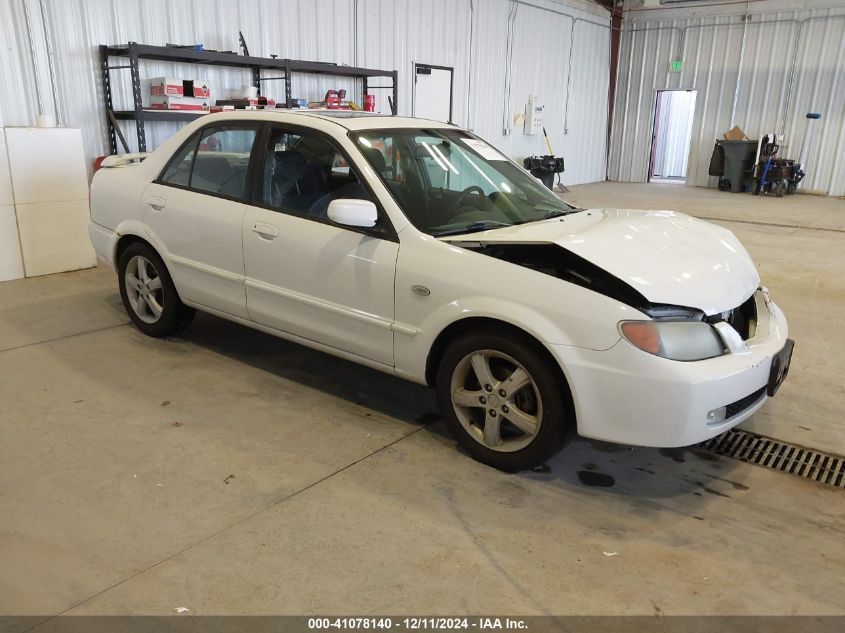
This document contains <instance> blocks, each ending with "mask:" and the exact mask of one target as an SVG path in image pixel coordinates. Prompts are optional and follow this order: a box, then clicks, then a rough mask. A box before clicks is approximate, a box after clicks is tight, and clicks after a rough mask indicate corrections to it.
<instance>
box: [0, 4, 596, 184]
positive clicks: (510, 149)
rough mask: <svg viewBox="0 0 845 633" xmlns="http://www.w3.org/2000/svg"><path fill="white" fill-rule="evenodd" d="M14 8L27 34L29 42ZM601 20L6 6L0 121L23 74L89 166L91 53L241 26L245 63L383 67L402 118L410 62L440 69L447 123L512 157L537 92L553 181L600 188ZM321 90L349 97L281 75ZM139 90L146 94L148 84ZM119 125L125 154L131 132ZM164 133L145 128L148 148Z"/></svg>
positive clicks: (30, 115)
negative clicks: (286, 60)
mask: <svg viewBox="0 0 845 633" xmlns="http://www.w3.org/2000/svg"><path fill="white" fill-rule="evenodd" d="M42 7H43V8H44V12H43V20H42V13H41V8H42ZM27 13H29V15H30V22H31V23H32V24H34V26H35V27H37V28H34V29H30V30H31V31H32V33H31V34H30V33H29V32H28V31H27V29H26V23H25V22H26V21H25V15H26V14H27ZM608 15H609V14H608V12H607V11H606V10H604V9H602V8H600V7H598V6H597V5H595V4H594V3H592V2H589V1H588V0H565V1H560V0H426V1H425V2H420V1H418V0H284V1H283V0H6V1H5V2H3V3H0V35H2V37H3V41H4V42H8V43H9V45H8V46H3V47H0V79H2V81H3V82H4V85H15V86H20V89H19V90H16V91H3V92H2V93H0V112H2V117H3V121H4V123H5V124H6V125H31V124H33V123H34V121H35V115H36V114H37V113H38V111H39V107H38V99H37V95H36V90H35V86H36V83H35V82H36V79H37V80H38V84H37V85H38V86H39V88H40V90H39V92H40V93H41V99H40V100H41V108H40V109H41V111H44V112H47V113H48V114H53V112H54V111H55V112H56V114H57V115H58V120H59V123H60V124H62V125H66V126H74V127H80V128H82V130H83V136H84V141H85V154H86V158H87V159H89V160H91V159H93V158H94V157H95V156H97V155H99V154H102V153H104V151H105V148H106V146H107V143H106V140H107V139H106V134H105V114H104V112H103V107H102V89H101V86H100V74H99V60H98V54H97V46H98V45H99V44H103V43H108V44H119V43H125V42H128V41H130V40H132V41H137V42H141V43H149V44H157V45H163V44H166V43H178V44H190V43H195V42H201V43H203V45H204V46H205V47H206V48H209V49H217V50H233V51H237V50H239V49H238V30H241V31H243V33H244V35H245V37H246V40H247V44H248V46H249V49H250V53H251V54H253V55H259V56H269V55H271V54H275V55H278V56H279V57H291V58H298V59H308V60H316V61H325V62H333V63H338V64H347V65H358V66H366V67H372V68H385V69H394V68H395V69H397V70H398V71H399V113H400V114H403V115H410V114H411V106H412V95H413V86H414V84H413V73H412V64H413V63H414V62H417V63H428V64H437V65H443V66H451V67H453V68H454V93H453V100H454V101H453V120H454V122H455V123H457V124H458V125H462V126H467V127H470V128H472V129H473V130H475V131H476V132H477V133H478V134H479V135H480V136H482V137H484V138H487V139H488V140H490V141H491V142H492V143H493V144H494V145H496V146H497V147H499V148H500V149H501V150H502V151H504V152H506V153H507V154H509V155H511V156H513V157H514V158H517V159H521V158H523V157H524V156H526V155H529V154H544V153H546V149H545V143H544V142H543V139H542V136H526V135H524V134H522V131H521V129H518V128H517V127H515V126H514V124H513V116H514V114H517V113H521V112H523V110H524V107H525V103H526V101H527V99H528V95H529V94H539V95H541V96H542V97H543V100H544V101H545V103H546V106H547V116H546V127H547V129H548V131H549V135H550V137H551V140H552V144H553V147H554V150H555V152H556V153H557V154H560V155H563V156H564V157H565V158H566V159H567V172H566V174H564V178H563V181H564V182H565V183H567V184H575V183H578V182H588V181H594V180H602V179H604V174H605V161H606V151H605V139H606V111H607V86H608V74H609V68H608V67H609V55H608V47H609V18H608ZM43 27H46V28H43ZM30 37H31V39H32V41H33V42H34V48H35V49H36V54H35V55H32V53H31V51H30ZM48 53H52V54H51V55H50V54H48ZM51 65H52V72H50V66H51ZM570 69H571V70H570ZM121 73H122V75H121ZM162 75H169V76H185V77H196V78H199V79H205V80H207V81H209V83H210V84H211V86H212V90H213V97H223V96H227V95H226V93H227V92H228V91H230V90H238V89H240V88H241V87H242V86H243V85H245V84H248V83H250V76H249V73H248V71H246V70H240V69H216V68H209V67H196V66H191V65H179V64H171V63H159V62H150V61H142V77H145V78H147V79H149V78H151V77H156V76H162ZM267 75H269V76H272V73H267ZM113 77H114V82H113V86H114V91H113V92H114V100H115V107H116V108H117V109H128V108H129V106H130V104H131V92H130V90H129V88H130V85H129V74H128V71H115V72H114V73H113ZM379 81H380V80H377V79H374V80H372V82H371V85H378V83H379ZM382 83H387V82H384V81H383V82H382ZM329 88H346V89H347V90H349V91H351V94H357V92H358V90H359V89H360V87H356V86H355V84H354V83H353V82H352V81H351V80H348V79H338V78H329V77H313V76H306V75H295V76H294V78H293V94H294V96H295V97H303V98H308V99H310V100H319V99H320V98H321V97H322V95H324V94H325V92H326V90H327V89H329ZM356 88H357V89H356ZM353 90H354V91H353ZM142 91H143V92H144V94H145V95H146V94H147V93H148V83H146V82H143V83H142ZM53 92H55V94H56V96H57V99H56V102H55V104H54V101H53V99H52V94H53ZM262 92H263V94H266V95H267V96H269V97H274V98H276V99H277V100H281V99H282V98H283V96H284V84H283V82H280V81H267V82H265V83H263V84H262ZM373 92H375V94H376V95H377V97H378V99H377V106H378V109H379V110H381V111H383V112H387V111H388V105H387V96H388V94H390V91H388V90H381V91H373ZM121 125H122V128H123V130H124V132H125V134H126V137H127V139H128V140H129V141H130V145H131V146H132V149H135V135H134V123H132V122H128V121H127V122H122V123H121ZM176 129H177V127H176V126H175V125H174V124H172V123H164V122H148V123H147V126H146V131H147V141H148V147H149V148H153V147H156V146H157V145H158V144H160V143H161V141H163V140H164V139H165V138H167V136H168V135H170V134H172V133H173V132H174V131H175V130H176ZM505 129H507V133H505V132H504V130H505Z"/></svg>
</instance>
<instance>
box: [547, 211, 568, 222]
mask: <svg viewBox="0 0 845 633" xmlns="http://www.w3.org/2000/svg"><path fill="white" fill-rule="evenodd" d="M570 213H572V211H571V210H570V211H561V210H560V209H555V210H554V211H549V212H548V213H546V215H544V216H543V219H544V220H551V219H552V218H559V217H560V216H562V215H569V214H570Z"/></svg>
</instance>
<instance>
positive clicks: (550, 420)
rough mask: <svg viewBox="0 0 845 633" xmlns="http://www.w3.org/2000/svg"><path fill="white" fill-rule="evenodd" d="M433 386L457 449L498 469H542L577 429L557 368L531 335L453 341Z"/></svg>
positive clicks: (491, 335)
mask: <svg viewBox="0 0 845 633" xmlns="http://www.w3.org/2000/svg"><path fill="white" fill-rule="evenodd" d="M435 387H436V390H437V400H438V403H439V405H440V410H441V413H442V415H443V417H444V419H445V420H446V423H447V425H448V426H449V429H450V430H451V432H452V434H453V435H454V437H455V439H457V441H458V443H459V444H460V445H461V446H462V447H463V448H464V449H465V450H466V451H467V452H468V453H469V454H470V455H472V457H474V458H475V459H477V460H478V461H480V462H482V463H484V464H487V465H489V466H492V467H493V468H498V469H500V470H504V471H508V472H516V471H520V470H526V469H529V468H534V467H536V466H540V465H542V464H544V463H545V462H546V461H547V460H548V459H550V458H551V457H552V456H554V455H555V454H557V453H558V452H559V451H560V449H561V448H563V446H564V444H565V443H566V440H567V437H568V435H569V433H570V431H571V429H572V428H573V427H574V424H575V420H574V415H573V414H572V413H571V412H572V406H571V402H572V399H571V396H570V393H569V387H568V386H567V384H566V382H565V380H564V379H563V376H562V374H561V372H560V371H559V368H557V367H556V365H555V364H554V361H553V360H552V359H550V358H549V357H548V354H547V353H546V352H545V350H543V349H542V348H541V347H540V346H539V345H538V344H537V343H536V342H535V341H533V340H531V339H529V338H527V337H519V336H514V335H506V334H503V333H498V332H489V333H478V334H471V335H466V336H462V337H460V338H458V339H456V340H455V341H454V342H452V343H451V344H450V345H449V347H448V348H447V349H446V351H445V353H444V354H443V358H442V359H441V361H440V365H439V367H438V370H437V377H436V383H435Z"/></svg>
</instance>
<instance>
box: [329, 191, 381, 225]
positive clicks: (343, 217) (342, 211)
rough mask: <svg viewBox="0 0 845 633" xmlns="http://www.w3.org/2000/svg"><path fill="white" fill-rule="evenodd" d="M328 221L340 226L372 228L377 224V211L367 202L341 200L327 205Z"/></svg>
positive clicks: (349, 199) (350, 199)
mask: <svg viewBox="0 0 845 633" xmlns="http://www.w3.org/2000/svg"><path fill="white" fill-rule="evenodd" d="M328 214H329V219H330V220H331V221H332V222H334V223H335V224H340V225H342V226H359V227H363V228H372V227H374V226H375V225H376V223H377V222H378V210H376V205H374V204H373V203H372V202H370V201H369V200H355V199H352V198H341V199H339V200H332V201H331V202H330V203H329V211H328Z"/></svg>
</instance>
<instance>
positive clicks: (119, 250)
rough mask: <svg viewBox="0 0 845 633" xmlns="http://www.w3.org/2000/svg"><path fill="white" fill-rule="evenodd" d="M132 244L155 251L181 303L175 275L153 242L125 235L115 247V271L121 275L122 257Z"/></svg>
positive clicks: (138, 236)
mask: <svg viewBox="0 0 845 633" xmlns="http://www.w3.org/2000/svg"><path fill="white" fill-rule="evenodd" d="M132 244H146V245H147V246H149V247H150V248H151V249H153V251H155V253H156V255H158V256H159V257H160V258H161V262H162V263H163V264H164V268H165V270H167V275H168V277H170V280H171V283H172V284H173V288H174V290H176V296H178V297H179V300H180V301H181V300H182V297H181V293H180V292H179V289H178V288H176V282H175V281H173V275H172V274H171V272H170V269H169V268H168V267H167V261H166V260H165V259H164V257H162V256H161V253H160V252H159V250H158V249H157V248H156V247H155V245H154V244H153V243H152V242H150V241H149V240H148V239H146V238H145V237H141V236H140V235H138V234H137V233H124V234H123V235H121V236H120V238H119V239H118V240H117V244H115V247H114V269H115V270H116V271H117V272H118V275H120V256H121V255H123V253H124V251H125V250H126V249H127V248H129V247H130V246H131V245H132Z"/></svg>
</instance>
